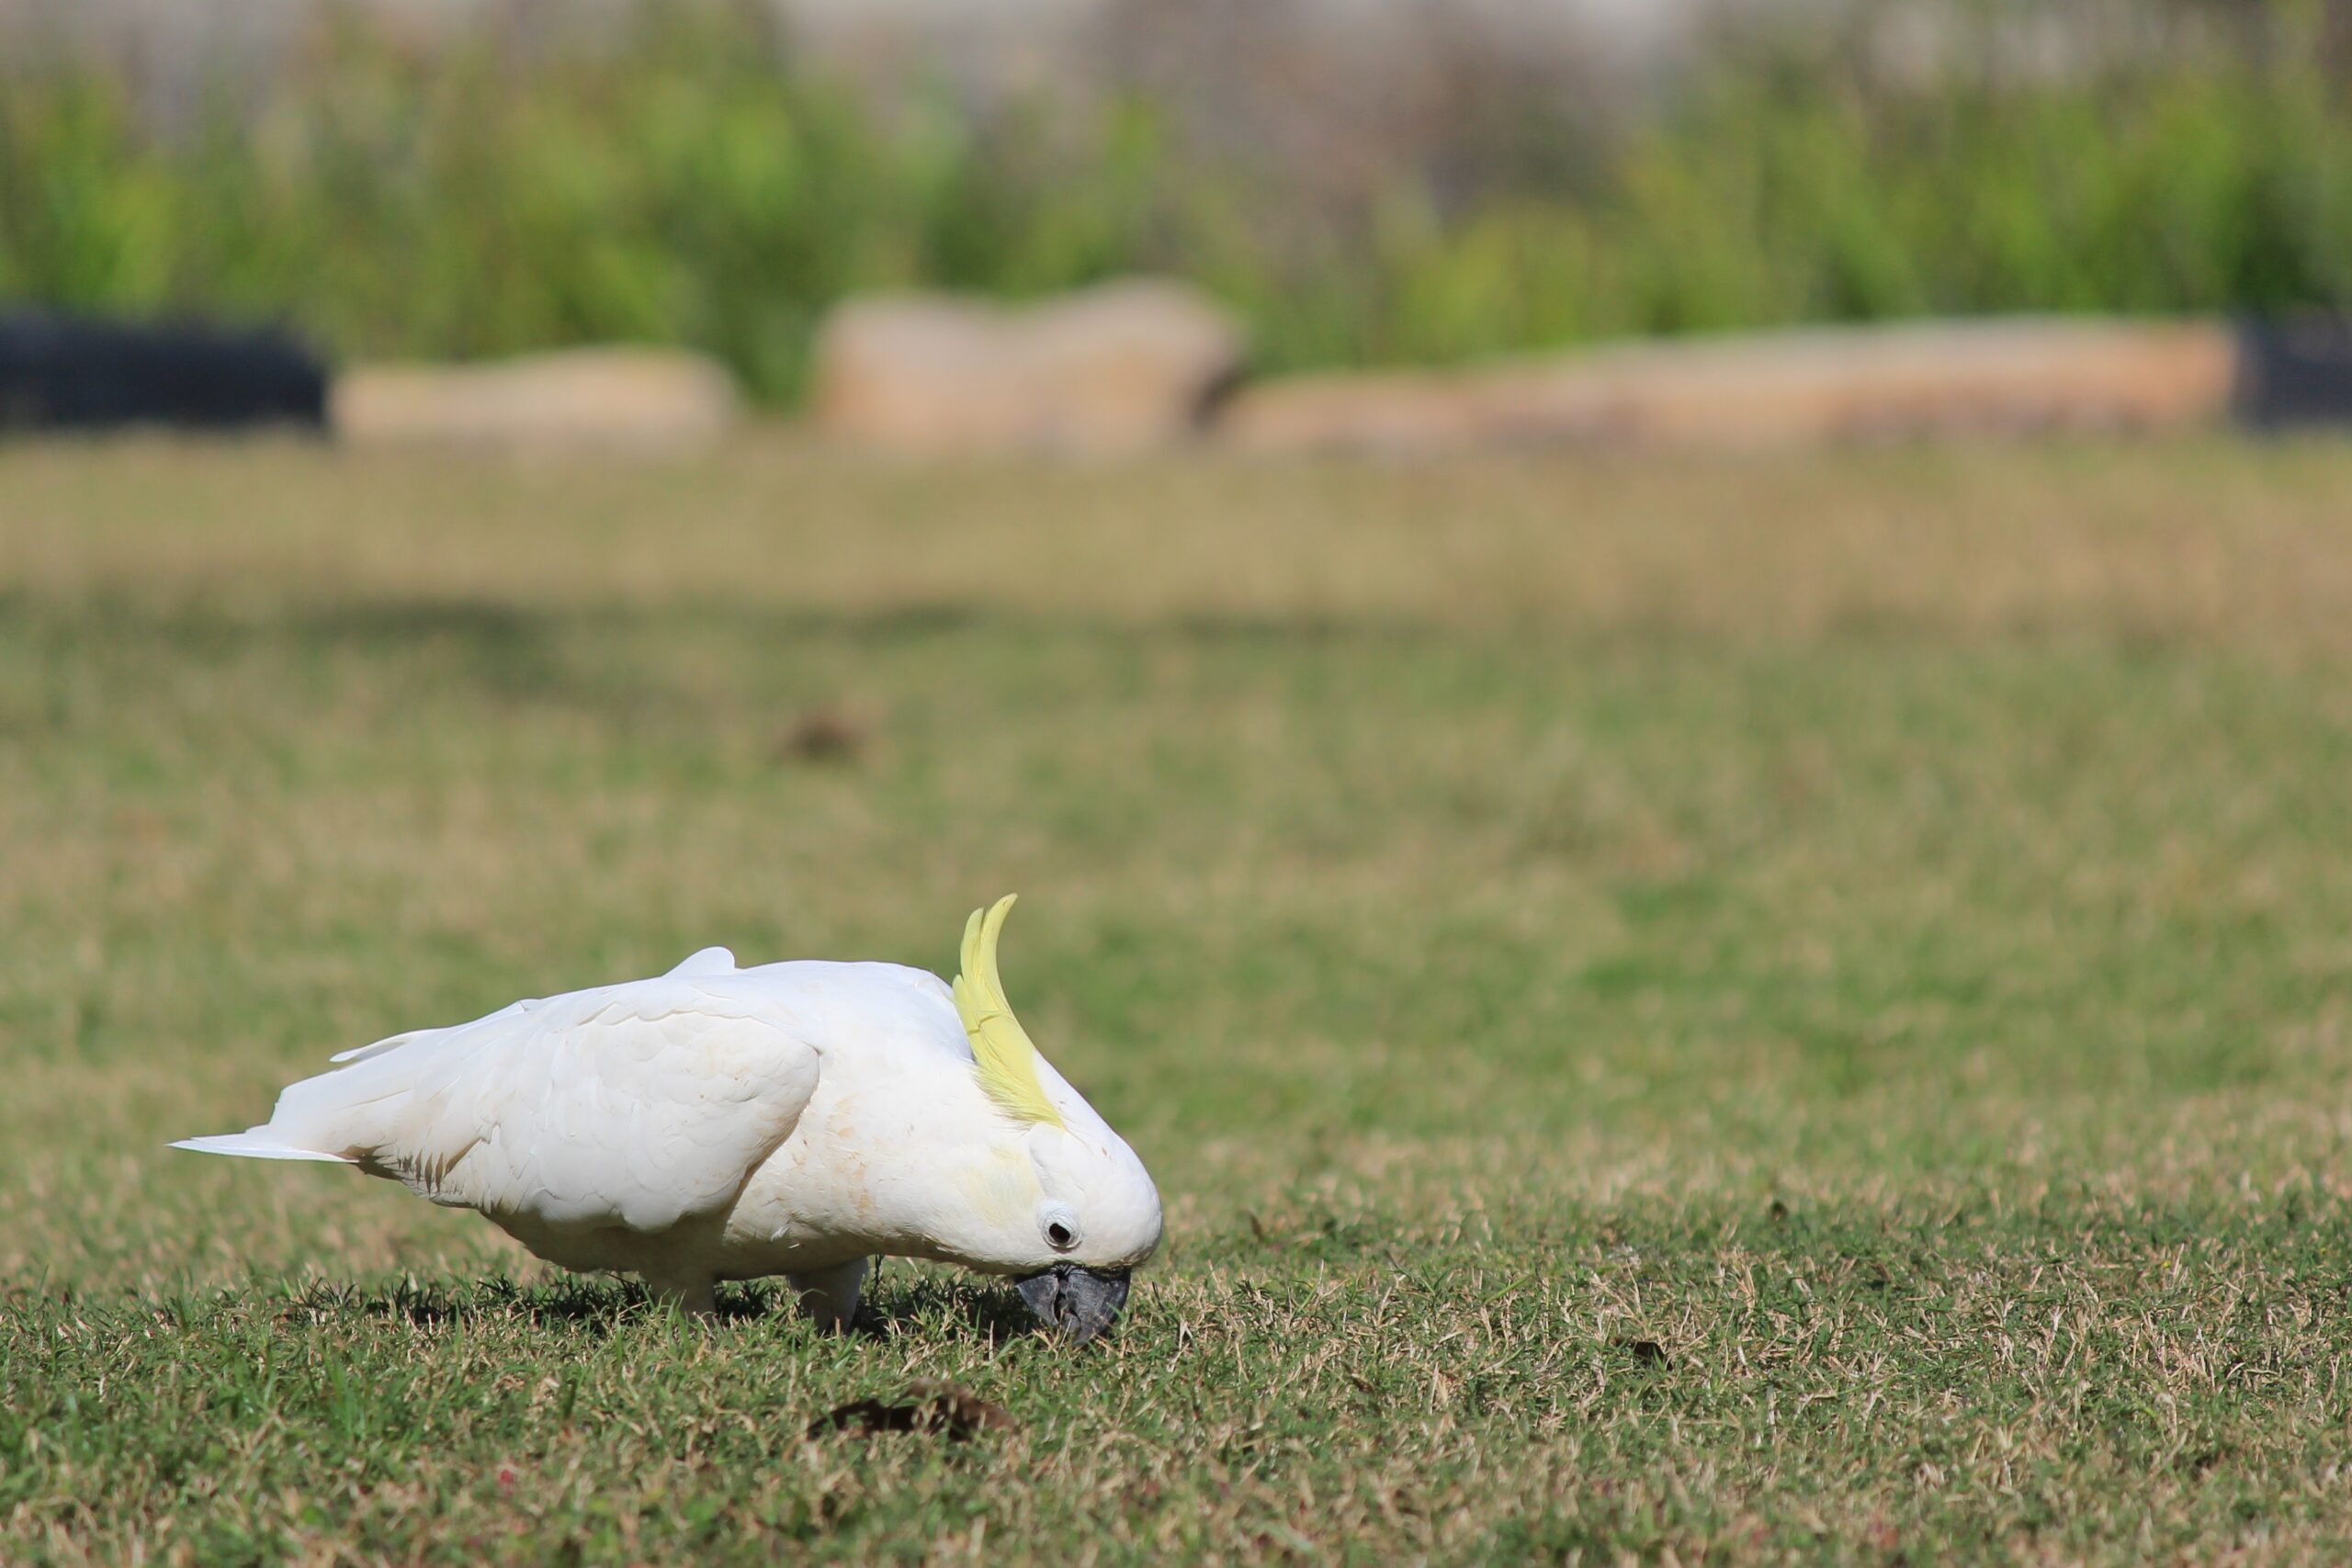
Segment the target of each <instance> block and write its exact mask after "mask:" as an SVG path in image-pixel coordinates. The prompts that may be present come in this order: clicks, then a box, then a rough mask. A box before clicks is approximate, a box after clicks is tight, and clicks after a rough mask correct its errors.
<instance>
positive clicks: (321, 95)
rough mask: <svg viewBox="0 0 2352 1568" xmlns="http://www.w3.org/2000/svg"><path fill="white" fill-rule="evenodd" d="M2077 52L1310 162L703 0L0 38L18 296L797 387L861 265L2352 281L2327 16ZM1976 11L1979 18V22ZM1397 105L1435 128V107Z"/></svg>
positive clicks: (1368, 275) (0, 173) (4, 182)
mask: <svg viewBox="0 0 2352 1568" xmlns="http://www.w3.org/2000/svg"><path fill="white" fill-rule="evenodd" d="M2234 10H2235V11H2236V12H2238V13H2243V14H2242V15H2239V16H2238V17H2237V18H2236V25H2233V27H2232V28H2229V29H2227V30H2226V31H2224V32H2220V33H2215V32H2212V31H2211V30H2210V29H2209V30H2208V31H2207V32H2205V33H2201V34H2199V39H2200V41H2199V42H2197V43H2196V44H2194V45H2193V46H2191V45H2188V44H2183V45H2181V46H2179V47H2167V48H2159V49H2151V50H2138V51H2118V52H2116V53H2114V54H2112V55H2110V56H2103V57H2099V58H2095V59H2091V60H2087V61H2086V62H2080V63H2078V64H2076V65H2074V66H2071V67H2069V68H2068V69H2065V70H2063V71H2056V72H2052V71H2044V70H2024V69H2019V68H2017V67H2015V66H2014V64H2012V63H2007V62H2006V56H2004V54H2003V53H2002V51H2001V50H2000V49H1999V48H1998V47H1996V45H1997V42H1998V39H1997V37H1996V35H1995V34H1993V33H1991V32H1989V31H1988V32H1987V33H1986V34H1985V36H1984V37H1982V38H1979V39H1976V40H1975V42H1974V45H1973V47H1960V48H1955V49H1952V50H1950V51H1947V53H1946V56H1945V57H1941V58H1940V60H1939V64H1938V65H1937V66H1936V68H1935V69H1934V70H1932V71H1931V72H1928V73H1922V72H1920V71H1918V70H1908V71H1901V72H1897V71H1892V70H1890V69H1888V68H1887V66H1886V65H1885V63H1884V62H1883V59H1881V58H1880V57H1879V56H1878V55H1876V54H1873V53H1871V51H1867V50H1864V49H1861V48H1860V47H1859V46H1856V45H1854V44H1853V43H1852V42H1851V41H1850V40H1841V39H1837V38H1834V37H1833V38H1829V39H1815V40H1812V41H1810V42H1807V43H1802V44H1800V43H1799V42H1796V41H1792V40H1790V39H1780V40H1777V41H1775V42H1773V43H1771V44H1770V45H1769V46H1768V45H1758V44H1755V43H1752V42H1751V43H1750V44H1748V45H1746V46H1743V47H1725V48H1723V49H1720V50H1717V51H1713V53H1712V54H1711V55H1710V56H1709V59H1708V62H1707V63H1706V64H1705V65H1704V67H1703V68H1701V69H1697V70H1694V71H1693V72H1692V73H1691V74H1690V76H1689V77H1688V79H1687V80H1684V81H1681V82H1679V84H1678V85H1675V86H1674V87H1673V88H1672V89H1671V90H1668V91H1662V92H1661V93H1660V94H1659V95H1658V96H1657V99H1656V101H1654V102H1650V103H1647V104H1645V106H1643V107H1641V108H1639V109H1638V110H1633V111H1628V112H1624V113H1621V114H1616V115H1613V116H1609V117H1591V116H1587V117H1582V118H1579V117H1577V116H1576V115H1573V114H1569V113H1566V112H1564V105H1567V104H1568V103H1569V100H1570V99H1571V98H1572V97H1573V95H1574V85H1573V84H1569V83H1565V82H1561V81H1555V80H1548V79H1541V78H1538V79H1533V80H1531V79H1528V78H1527V77H1526V76H1524V75H1520V76H1509V75H1504V74H1498V73H1497V69H1496V68H1493V67H1490V66H1488V65H1478V64H1473V65H1470V66H1465V67H1464V72H1465V73H1466V76H1467V77H1468V79H1469V85H1467V86H1465V87H1464V89H1463V101H1464V103H1476V105H1478V106H1479V108H1478V112H1477V114H1476V117H1475V123H1473V117H1470V116H1469V115H1468V113H1467V111H1466V110H1464V111H1462V112H1445V113H1440V114H1438V115H1436V116H1435V117H1434V118H1433V120H1432V128H1431V129H1430V130H1428V132H1427V135H1426V137H1425V139H1424V141H1425V143H1426V144H1425V145H1418V146H1412V147H1406V148H1403V149H1399V150H1389V151H1384V152H1383V153H1382V155H1381V157H1380V158H1379V159H1377V160H1375V164H1376V166H1375V168H1374V171H1373V172H1372V173H1371V174H1369V175H1363V177H1361V178H1357V179H1355V180H1354V181H1353V182H1352V183H1351V185H1349V186H1347V187H1346V188H1345V189H1344V190H1335V189H1333V188H1332V187H1331V186H1330V184H1329V179H1328V178H1327V176H1328V175H1329V166H1330V165H1331V163H1332V160H1331V159H1330V158H1329V157H1328V156H1320V155H1318V158H1317V161H1316V162H1317V167H1315V168H1309V167H1306V164H1303V163H1302V162H1301V161H1300V160H1299V159H1297V158H1291V159H1288V160H1285V159H1284V158H1281V157H1275V156H1272V155H1271V154H1269V155H1268V156H1264V157H1259V156H1253V155H1252V152H1253V150H1252V149H1250V148H1248V147H1236V146H1233V145H1231V144H1230V143H1229V142H1228V143H1227V144H1218V143H1216V142H1215V141H1213V140H1210V139H1204V137H1203V136H1202V135H1201V134H1200V133H1199V121H1200V119H1201V118H1202V111H1201V110H1200V108H1199V107H1198V106H1197V105H1195V104H1192V103H1189V102H1187V101H1186V98H1185V96H1184V90H1183V89H1182V88H1181V87H1178V86H1170V85H1168V84H1166V83H1159V84H1147V85H1140V86H1136V87H1133V88H1131V89H1127V90H1117V91H1112V92H1108V93H1105V94H1101V95H1096V96H1092V97H1091V98H1088V99H1086V100H1084V101H1083V102H1071V101H1057V102H1055V103H1052V104H1047V103H1045V102H1043V101H1042V100H1040V101H1030V102H1012V103H1001V104H997V105H994V106H992V107H985V108H982V107H975V106H973V105H971V104H968V103H966V102H962V101H959V100H958V99H957V98H956V96H955V95H954V94H953V93H951V92H950V91H948V90H947V89H945V88H944V87H942V88H941V89H940V90H939V91H936V92H929V93H925V92H916V93H914V94H911V95H902V96H898V97H896V98H894V99H892V100H890V101H888V102H884V101H880V100H879V99H877V97H876V96H875V95H873V94H871V93H868V92H865V91H861V90H857V89H854V88H853V87H851V86H849V85H845V84H844V83H842V82H841V81H836V80H830V79H828V78H826V77H825V76H824V75H823V74H821V73H819V72H816V71H814V70H812V69H807V68H803V67H802V66H801V65H799V64H798V63H797V62H796V60H795V58H794V56H793V53H792V51H790V50H789V49H788V48H787V47H786V44H785V43H784V42H783V41H782V40H781V39H779V38H778V37H777V36H775V34H774V33H773V32H772V31H771V30H770V29H769V28H768V27H767V26H766V25H765V24H764V23H763V22H762V21H760V20H758V19H756V18H754V17H752V16H751V15H750V14H749V13H746V12H742V11H738V10H734V9H729V8H724V7H713V8H691V7H690V8H686V9H684V10H681V9H677V8H666V9H658V10H648V11H645V12H643V13H641V14H639V16H638V17H637V19H636V22H635V24H634V28H633V30H631V31H629V32H628V33H627V34H626V36H624V37H621V38H619V39H605V40H604V41H603V42H602V43H601V44H600V45H599V46H597V47H594V48H591V47H578V48H548V47H545V46H544V45H540V46H534V47H528V48H526V47H525V46H523V45H522V44H519V43H517V42H516V41H515V40H514V39H506V38H503V37H501V36H499V35H496V34H493V33H488V32H485V33H482V34H480V35H477V36H473V37H470V38H469V39H465V40H463V41H459V42H456V43H446V42H445V43H439V44H435V45H434V46H432V47H429V48H427V47H420V46H415V45H403V44H401V43H400V42H397V41H394V40H392V39H388V38H387V37H385V36H383V35H381V34H379V33H377V32H374V31H371V30H369V29H368V28H364V27H361V26H359V25H356V24H354V23H351V22H349V21H345V22H344V23H342V24H340V25H334V26H329V27H326V28H322V31H321V33H320V34H319V36H318V38H317V39H316V40H315V42H314V45H313V47H312V48H311V50H310V51H308V52H307V53H306V54H305V55H303V56H302V57H301V58H300V59H297V60H295V61H292V62H285V63H284V64H283V65H282V67H281V68H279V69H276V70H273V71H270V72H268V73H263V74H259V75H255V74H254V73H237V72H233V71H227V70H224V71H223V72H221V73H220V74H219V75H218V77H217V79H215V80H213V81H212V83H211V85H209V88H207V89H205V90H203V91H200V92H199V93H198V95H197V96H196V101H195V102H194V103H193V105H192V106H188V107H183V108H182V109H181V110H180V111H178V112H175V113H171V114H166V115H158V114H155V113H153V112H151V110H150V109H149V107H147V106H144V105H142V104H141V103H140V102H139V101H138V98H137V96H136V95H135V93H134V92H133V91H132V90H131V89H130V88H129V87H127V86H126V85H125V80H124V75H123V73H121V72H120V71H119V70H116V69H114V68H113V67H111V66H109V65H108V64H107V62H103V61H99V60H96V59H92V58H88V57H86V56H73V55H62V54H61V55H58V56H55V57H49V58H41V59H36V58H33V57H31V56H30V55H26V54H23V53H22V52H21V51H20V58H18V59H17V62H15V63H14V64H13V65H12V66H11V67H8V68H6V71H5V73H0V299H10V298H14V299H31V300H37V301H46V302H50V303H54V304H59V305H67V306H74V307H81V308H86V309H93V310H129V311H156V310H183V311H184V310H200V311H212V312H228V313H232V314H237V315H245V316H251V315H260V316H283V317H286V318H289V319H290V320H291V321H294V322H295V323H297V324H299V325H300V327H302V328H304V329H306V330H307V331H309V332H310V333H313V334H315V335H316V336H317V337H318V338H319V339H321V340H322V342H323V343H324V344H328V345H330V346H331V347H332V348H333V349H334V350H335V351H336V352H338V353H342V354H346V355H486V354H494V353H498V352H502V351H508V350H515V349H521V348H527V347H532V346H538V345H547V344H563V343H571V342H577V341H585V340H598V339H614V338H621V339H635V340H647V341H653V342H663V343H680V344H693V345H696V346H699V347H702V348H706V349H708V350H710V351H712V352H714V353H717V354H718V355H722V356H724V357H725V358H726V359H727V360H728V361H729V363H730V364H731V365H732V366H733V367H735V368H736V369H737V370H738V372H740V373H741V375H742V376H743V377H744V378H745V379H746V381H747V382H748V384H749V385H750V386H751V387H752V389H754V390H755V391H756V392H757V393H758V394H760V395H762V396H763V397H767V398H771V399H778V400H788V399H790V398H791V397H792V396H794V395H795V393H796V391H797V388H798V386H799V384H800V380H801V378H802V372H803V367H804V364H805V361H806V357H807V354H808V347H809V334H810V333H811V330H812V328H813V326H814V324H815V322H816V321H818V319H819V318H820V315H821V313H822V311H823V310H824V309H825V308H826V306H827V305H828V304H829V303H830V302H831V300H833V299H837V298H838V297H840V296H841V295H842V294H843V293H845V292H847V291H850V290H854V289H871V288H892V287H898V286H906V285H924V286H943V287H950V288H970V289H978V290H985V291H989V292H992V293H998V294H1003V295H1010V296H1022V295H1028V294H1035V293H1038V292H1041V291H1046V290H1050V289H1055V288H1063V287H1067V286H1069V285H1072V284H1077V283H1081V282H1084V281H1087V280H1089V279H1092V278H1097V277H1101V276H1106V275H1109V274H1114V273H1118V272H1124V271H1129V270H1134V269H1138V268H1141V269H1150V270H1155V271H1164V272H1173V273H1177V274H1181V275H1185V276H1193V277H1194V278H1197V279H1199V280H1200V281H1202V282H1204V283H1205V284H1206V285H1208V286H1209V287H1210V288H1213V289H1215V290H1216V292H1217V293H1219V294H1220V295H1221V296H1223V297H1224V298H1226V299H1228V300H1229V301H1230V302H1231V303H1232V304H1234V305H1235V306H1236V307H1237V308H1238V310H1240V311H1241V312H1242V313H1243V314H1244V316H1245V317H1246V318H1247V319H1248V321H1249V322H1250V326H1251V328H1252V329H1253V331H1254V333H1255V336H1256V341H1257V343H1258V345H1259V350H1260V356H1261V362H1262V364H1263V365H1264V366H1266V367H1273V368H1281V367H1302V366H1317V365H1335V364H1361V363H1382V362H1419V361H1443V360H1448V359H1454V358H1459V357H1463V356H1466V355H1483V354H1489V353H1495V352H1502V351H1509V350H1517V349H1527V348H1534V347H1540V346H1544V345H1551V344H1568V343H1575V342H1578V341H1582V340H1587V339H1591V338H1596V337H1604V336H1611V335H1618V334H1624V333H1677V332H1691V331H1702V330H1709V329H1717V328H1735V327H1746V326H1761V325H1770V324H1775V323H1784V322H1798V321H1842V320H1859V319H1871V318H1877V317H1889V316H1902V315H1911V314H1917V313H1943V312H1967V311H2013V310H2122V311H2178V310H2278V309H2282V308H2288V307H2292V306H2297V305H2333V304H2340V303H2343V302H2344V301H2345V300H2346V299H2347V298H2352V107H2347V105H2352V98H2347V96H2346V94H2345V93H2344V92H2343V91H2342V87H2343V83H2342V82H2341V81H2340V80H2338V79H2337V73H2335V71H2334V70H2333V68H2332V67H2331V66H2330V65H2329V63H2328V57H2329V50H2328V48H2327V46H2326V45H2327V37H2328V35H2327V32H2326V29H2325V28H2324V27H2323V26H2322V20H2323V18H2321V17H2320V16H2319V15H2318V13H2316V12H2314V11H2312V10H2311V9H2310V8H2308V7H2297V6H2282V7H2277V8H2272V7H2263V6H2254V7H2236V8H2234ZM1963 41H1964V40H1963ZM1415 134H1419V133H1418V132H1416V133H1415Z"/></svg>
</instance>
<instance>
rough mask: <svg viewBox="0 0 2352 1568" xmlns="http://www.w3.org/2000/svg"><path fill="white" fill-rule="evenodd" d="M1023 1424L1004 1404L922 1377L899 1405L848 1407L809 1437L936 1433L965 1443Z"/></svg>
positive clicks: (822, 1421)
mask: <svg viewBox="0 0 2352 1568" xmlns="http://www.w3.org/2000/svg"><path fill="white" fill-rule="evenodd" d="M1019 1427H1020V1423H1019V1422H1017V1421H1015V1420H1014V1419H1013V1418H1012V1412H1011V1411H1008V1410H1007V1409H1005V1408H1004V1406H1003V1405H1001V1404H990V1403H989V1401H987V1400H985V1399H982V1398H981V1397H980V1396H979V1395H978V1394H977V1393H973V1392H972V1391H971V1390H970V1389H967V1388H961V1387H958V1386H957V1385H956V1384H955V1383H952V1382H939V1381H938V1380H936V1379H934V1378H918V1379H916V1380H915V1381H914V1382H912V1383H910V1384H909V1385H908V1386H907V1392H906V1393H905V1394H904V1395H902V1396H901V1398H900V1400H899V1403H897V1404H885V1403H884V1402H883V1401H881V1400H878V1399H861V1400H859V1401H857V1402H856V1403H855V1404H844V1405H842V1407H841V1408H840V1409H838V1410H835V1411H833V1412H831V1414H829V1415H827V1416H824V1417H823V1418H822V1419H820V1420H819V1421H817V1422H815V1423H814V1424H812V1425H811V1426H810V1427H809V1436H810V1437H812V1438H821V1437H823V1436H824V1435H825V1434H826V1433H828V1432H854V1433H856V1434H857V1435H858V1436H860V1437H866V1438H870V1437H873V1436H874V1435H875V1434H876V1433H879V1432H935V1433H938V1434H940V1435H941V1436H943V1437H945V1438H951V1439H952V1440H954V1441H956V1442H959V1443H960V1442H962V1441H963V1440H964V1439H965V1438H969V1437H970V1436H972V1434H973V1433H975V1432H1011V1431H1015V1430H1017V1429H1018V1428H1019Z"/></svg>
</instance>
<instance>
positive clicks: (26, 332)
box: [0, 310, 327, 430]
mask: <svg viewBox="0 0 2352 1568" xmlns="http://www.w3.org/2000/svg"><path fill="white" fill-rule="evenodd" d="M326 389H327V373H326V367H325V366H324V365H323V364H322V363H321V362H320V360H319V358H318V357H317V355H313V354H312V353H311V351H310V350H309V349H308V348H306V347H304V346H303V345H302V344H300V343H299V342H298V341H296V340H295V339H293V338H291V337H289V336H288V335H286V334H284V333H278V332H275V331H259V332H255V331H241V330H237V329H233V328H224V327H215V326H209V325H205V324H203V323H198V322H187V321H100V320H96V319H92V318H88V317H79V316H64V315H57V314H52V313H50V312H47V311H35V310H24V311H12V312H9V313H6V314H0V430H8V429H18V430H109V429H120V428H124V427H128V426H142V425H144V426H157V427H175V428H182V429H198V430H232V429H240V428H245V427H250V426H254V425H265V424H293V425H307V426H311V427H313V428H315V427H316V426H318V425H319V424H321V423H323V422H324V420H325V417H326Z"/></svg>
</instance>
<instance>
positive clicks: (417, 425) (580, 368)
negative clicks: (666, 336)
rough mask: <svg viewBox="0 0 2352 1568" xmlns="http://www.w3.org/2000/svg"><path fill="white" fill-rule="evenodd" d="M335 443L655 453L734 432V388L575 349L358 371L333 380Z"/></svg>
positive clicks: (640, 354)
mask: <svg viewBox="0 0 2352 1568" xmlns="http://www.w3.org/2000/svg"><path fill="white" fill-rule="evenodd" d="M333 409H334V429H335V434H337V435H339V436H341V437H343V438H344V439H345V440H349V441H356V442H367V443H444V444H457V445H472V446H503V447H556V448H581V447H594V448H596V449H598V450H601V451H613V450H620V451H627V452H638V453H662V452H671V451H676V450H680V449H685V448H692V447H696V446H705V445H707V444H708V443H710V442H712V441H715V440H717V439H718V437H719V436H721V435H723V434H726V432H727V431H728V430H729V428H730V427H731V426H732V425H733V424H734V423H735V421H736V418H737V415H738V412H739V409H738V400H737V397H736V392H735V383H734V381H733V379H732V378H730V377H729V375H728V374H727V371H726V370H725V369H724V368H723V367H721V366H719V365H718V362H716V361H715V360H711V359H708V358H706V357H704V356H703V355H698V354H690V353H686V352H684V351H683V350H674V349H651V348H574V349H563V350H560V351H557V352H554V353H549V354H536V355H525V356H523V357H520V358H515V359H507V360H501V361H497V362H494V363H489V364H479V365H373V366H360V367H356V368H353V369H351V370H347V371H345V373H344V374H343V375H341V376H339V377H337V378H335V383H334V398H333Z"/></svg>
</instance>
